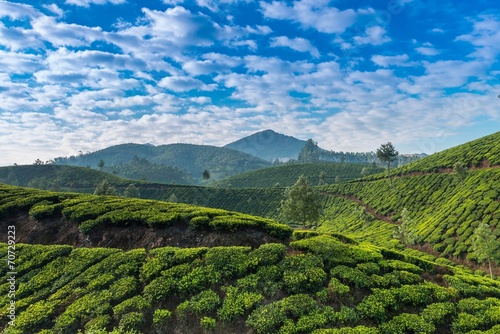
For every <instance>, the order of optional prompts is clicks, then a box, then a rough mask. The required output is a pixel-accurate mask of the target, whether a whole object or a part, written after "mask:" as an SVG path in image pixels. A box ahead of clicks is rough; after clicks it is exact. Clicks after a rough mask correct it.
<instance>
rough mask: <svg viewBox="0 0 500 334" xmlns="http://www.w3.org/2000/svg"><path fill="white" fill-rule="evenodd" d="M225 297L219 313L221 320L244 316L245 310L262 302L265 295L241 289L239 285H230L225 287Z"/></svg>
mask: <svg viewBox="0 0 500 334" xmlns="http://www.w3.org/2000/svg"><path fill="white" fill-rule="evenodd" d="M224 290H225V298H224V301H223V303H222V306H221V308H220V309H219V310H218V311H217V315H218V316H219V318H220V319H221V320H225V321H227V320H232V319H234V318H236V317H238V316H243V315H244V314H245V312H247V311H248V310H250V309H252V308H253V307H255V306H256V305H258V304H260V302H262V300H263V299H264V297H263V296H262V295H261V294H258V293H254V292H247V291H240V290H239V289H238V288H237V287H234V286H228V287H226V288H224Z"/></svg>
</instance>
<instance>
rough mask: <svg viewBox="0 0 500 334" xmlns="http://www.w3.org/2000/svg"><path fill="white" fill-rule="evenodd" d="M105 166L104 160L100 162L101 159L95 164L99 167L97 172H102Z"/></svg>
mask: <svg viewBox="0 0 500 334" xmlns="http://www.w3.org/2000/svg"><path fill="white" fill-rule="evenodd" d="M105 164H106V163H105V162H104V160H102V159H101V160H99V162H98V163H97V167H99V170H102V169H103V167H104V165H105Z"/></svg>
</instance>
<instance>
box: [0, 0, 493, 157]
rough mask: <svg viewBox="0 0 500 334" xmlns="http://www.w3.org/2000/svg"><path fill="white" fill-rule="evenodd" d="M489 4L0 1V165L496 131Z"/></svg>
mask: <svg viewBox="0 0 500 334" xmlns="http://www.w3.org/2000/svg"><path fill="white" fill-rule="evenodd" d="M499 78H500V3H499V2H498V1H494V0H488V1H485V0H476V1H469V0H455V1H451V0H443V1H439V2H436V1H425V0H423V1H417V0H383V1H377V0H374V1H358V0H351V1H340V0H332V1H328V0H297V1H268V0H263V1H257V0H255V1H253V0H219V1H215V0H192V1H189V0H184V1H183V0H144V1H133V0H55V1H37V0H25V1H21V0H17V1H15V0H13V1H2V0H0V165H11V164H13V163H17V164H31V163H33V162H34V161H35V160H36V159H41V160H43V161H45V160H49V159H52V158H55V157H60V156H70V155H77V154H79V152H83V153H85V152H93V151H96V150H99V149H102V148H105V147H109V146H112V145H116V144H121V143H130V142H134V143H151V144H153V145H162V144H169V143H192V144H204V145H217V146H222V145H225V144H227V143H230V142H232V141H234V140H237V139H239V138H241V137H244V136H247V135H250V134H253V133H255V132H258V131H262V130H265V129H273V130H274V131H276V132H279V133H283V134H286V135H290V136H295V137H297V138H299V139H303V140H306V139H308V138H312V139H314V140H315V141H316V142H318V145H319V146H320V147H322V148H325V149H328V150H334V151H357V152H367V151H374V150H376V149H377V148H378V147H379V146H380V144H382V143H386V142H388V141H390V142H392V143H393V144H394V146H395V147H396V149H398V150H399V151H400V152H401V153H422V152H424V153H433V152H436V151H440V150H442V149H445V148H448V147H452V146H455V145H457V144H460V143H464V142H466V141H469V140H472V139H476V138H479V137H482V136H485V135H488V134H491V133H494V132H497V131H499V130H500V98H499V97H500V83H499Z"/></svg>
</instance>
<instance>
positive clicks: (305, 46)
mask: <svg viewBox="0 0 500 334" xmlns="http://www.w3.org/2000/svg"><path fill="white" fill-rule="evenodd" d="M279 46H281V47H288V48H290V49H292V50H295V51H298V52H308V53H310V54H311V55H312V56H313V57H316V58H317V57H319V56H320V54H319V51H318V49H317V48H316V47H314V46H313V45H312V44H311V42H310V41H309V40H307V39H305V38H302V37H296V38H292V39H290V38H288V37H287V36H279V37H275V38H272V39H271V47H279Z"/></svg>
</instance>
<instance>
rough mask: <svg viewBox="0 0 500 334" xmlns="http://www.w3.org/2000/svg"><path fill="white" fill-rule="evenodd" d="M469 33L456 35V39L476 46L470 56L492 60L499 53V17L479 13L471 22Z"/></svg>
mask: <svg viewBox="0 0 500 334" xmlns="http://www.w3.org/2000/svg"><path fill="white" fill-rule="evenodd" d="M473 26H474V28H473V31H472V32H471V33H470V34H466V35H461V36H458V37H457V38H456V39H455V40H456V41H465V42H468V43H470V44H472V45H474V46H475V47H476V50H475V52H473V53H472V54H471V55H469V56H470V57H475V58H482V59H486V60H488V61H494V60H495V58H496V57H497V56H498V55H499V54H500V19H499V18H498V17H495V16H489V15H481V16H479V19H478V20H475V21H474V22H473Z"/></svg>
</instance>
